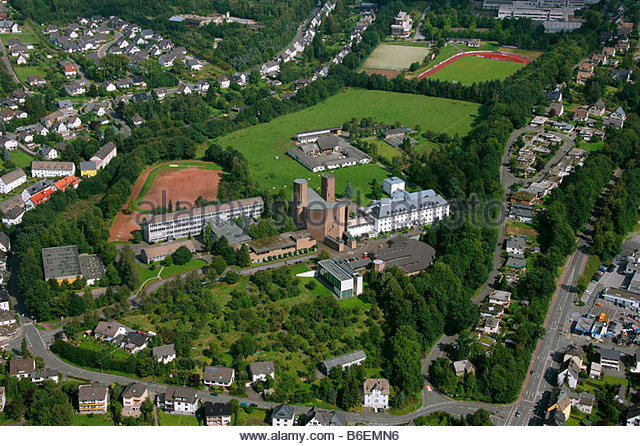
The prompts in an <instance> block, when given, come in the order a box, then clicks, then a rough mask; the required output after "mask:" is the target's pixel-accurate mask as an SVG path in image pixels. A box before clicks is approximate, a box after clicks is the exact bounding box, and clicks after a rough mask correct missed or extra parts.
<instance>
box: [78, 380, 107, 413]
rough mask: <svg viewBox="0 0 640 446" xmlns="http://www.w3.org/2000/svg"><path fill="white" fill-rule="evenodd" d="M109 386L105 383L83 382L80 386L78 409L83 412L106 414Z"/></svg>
mask: <svg viewBox="0 0 640 446" xmlns="http://www.w3.org/2000/svg"><path fill="white" fill-rule="evenodd" d="M108 404H109V388H108V387H107V386H105V385H104V384H98V383H94V384H83V385H81V386H79V387H78V411H79V412H80V413H81V414H106V413H107V407H108Z"/></svg>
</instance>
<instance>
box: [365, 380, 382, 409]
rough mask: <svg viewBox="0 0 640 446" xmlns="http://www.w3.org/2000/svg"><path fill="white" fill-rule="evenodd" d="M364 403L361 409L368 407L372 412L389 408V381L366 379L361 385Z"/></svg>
mask: <svg viewBox="0 0 640 446" xmlns="http://www.w3.org/2000/svg"><path fill="white" fill-rule="evenodd" d="M362 391H363V394H364V403H363V405H362V407H369V408H371V409H373V410H374V411H376V412H377V411H379V410H387V409H388V408H389V381H388V380H386V379H366V380H365V381H364V384H363V385H362Z"/></svg>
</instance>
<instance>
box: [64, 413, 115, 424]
mask: <svg viewBox="0 0 640 446" xmlns="http://www.w3.org/2000/svg"><path fill="white" fill-rule="evenodd" d="M71 425H72V426H113V425H114V424H113V421H112V420H111V415H109V414H106V415H98V414H89V415H80V414H77V413H76V414H73V420H72V421H71Z"/></svg>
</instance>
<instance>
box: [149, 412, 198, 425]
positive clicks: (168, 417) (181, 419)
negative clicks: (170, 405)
mask: <svg viewBox="0 0 640 446" xmlns="http://www.w3.org/2000/svg"><path fill="white" fill-rule="evenodd" d="M158 423H159V424H160V426H198V419H197V418H196V417H191V416H188V415H175V414H172V413H166V412H165V411H164V410H162V409H158Z"/></svg>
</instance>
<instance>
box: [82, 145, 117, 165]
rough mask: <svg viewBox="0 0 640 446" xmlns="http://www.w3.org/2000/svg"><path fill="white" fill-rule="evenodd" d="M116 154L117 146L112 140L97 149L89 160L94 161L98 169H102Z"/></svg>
mask: <svg viewBox="0 0 640 446" xmlns="http://www.w3.org/2000/svg"><path fill="white" fill-rule="evenodd" d="M116 155H118V148H117V147H116V145H115V144H114V143H112V142H108V143H106V144H105V145H103V146H102V147H100V150H98V151H97V152H96V153H95V155H93V156H92V157H91V159H90V160H89V161H93V162H95V163H96V167H97V168H98V169H103V168H105V167H106V166H107V164H109V163H110V162H111V160H112V159H113V158H115V157H116Z"/></svg>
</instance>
